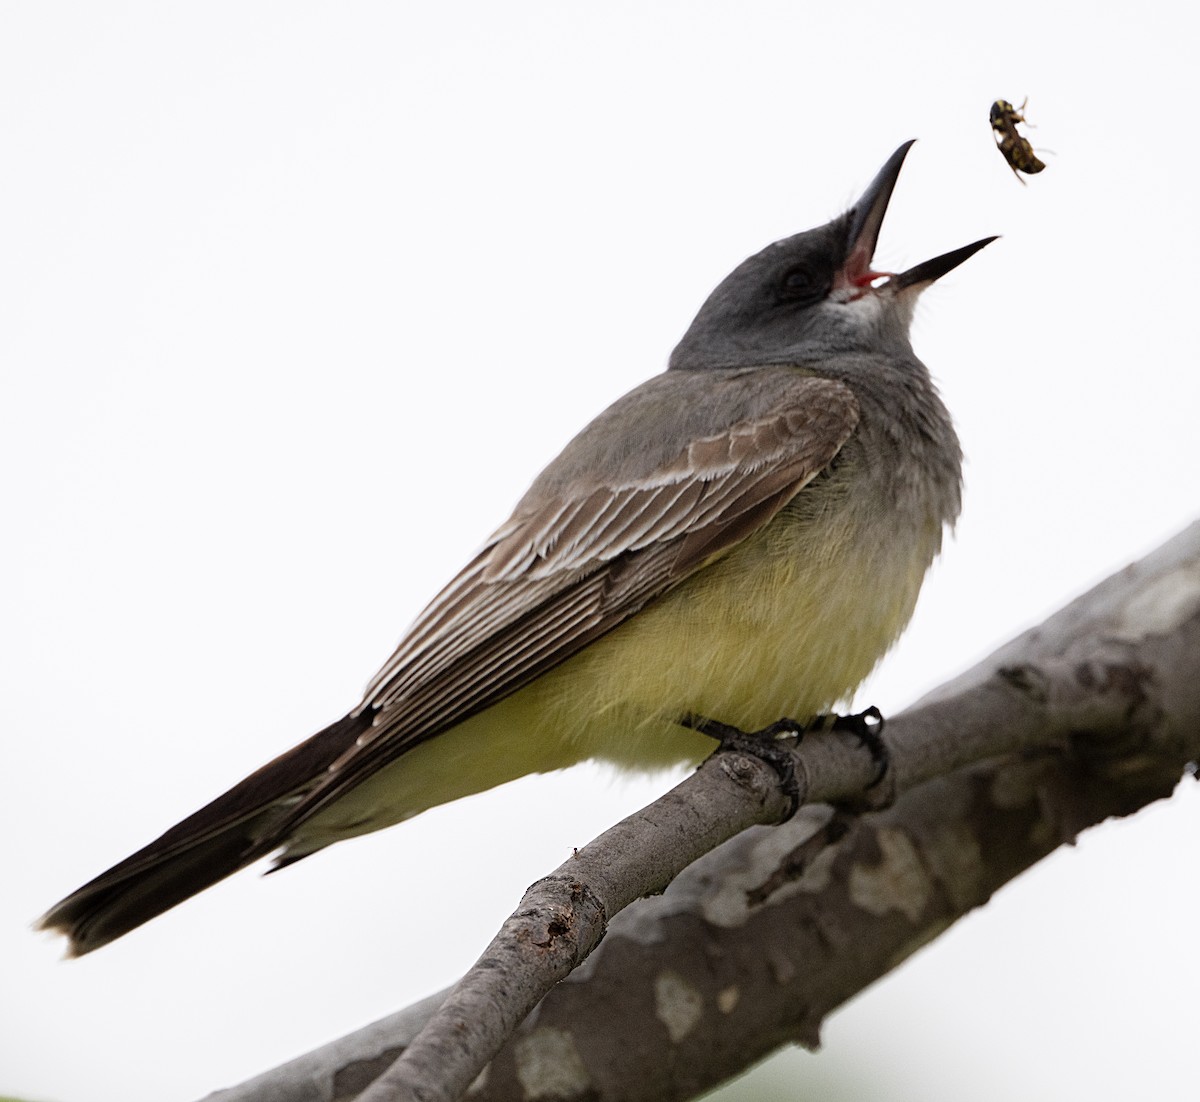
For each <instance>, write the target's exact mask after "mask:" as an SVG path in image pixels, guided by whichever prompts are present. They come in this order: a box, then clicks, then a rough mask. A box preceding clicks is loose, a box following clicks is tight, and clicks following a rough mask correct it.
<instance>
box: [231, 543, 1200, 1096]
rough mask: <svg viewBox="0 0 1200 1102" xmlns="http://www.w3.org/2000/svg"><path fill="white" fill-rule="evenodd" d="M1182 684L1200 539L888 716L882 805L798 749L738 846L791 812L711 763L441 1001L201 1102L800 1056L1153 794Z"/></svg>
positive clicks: (1198, 681) (747, 768) (833, 756)
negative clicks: (995, 896)
mask: <svg viewBox="0 0 1200 1102" xmlns="http://www.w3.org/2000/svg"><path fill="white" fill-rule="evenodd" d="M1198 675H1200V523H1197V524H1193V525H1192V526H1191V527H1189V528H1188V529H1186V530H1185V531H1184V532H1182V533H1181V534H1180V535H1178V536H1177V537H1175V539H1173V540H1172V541H1170V542H1169V543H1168V544H1166V545H1165V546H1164V547H1162V548H1160V549H1159V550H1158V551H1157V552H1155V553H1154V554H1152V555H1151V556H1149V557H1148V558H1146V559H1145V560H1143V561H1142V562H1141V563H1138V564H1135V565H1134V566H1130V567H1127V568H1126V569H1125V570H1123V571H1121V572H1120V573H1118V574H1116V575H1114V576H1113V577H1111V578H1109V579H1108V580H1107V581H1105V582H1103V583H1101V585H1099V586H1097V587H1096V588H1095V589H1093V590H1092V591H1091V592H1089V593H1088V594H1086V595H1085V596H1083V597H1081V598H1079V599H1078V600H1076V601H1074V602H1072V603H1071V604H1070V605H1068V606H1067V607H1066V608H1064V609H1063V610H1062V611H1060V612H1059V613H1057V614H1056V615H1055V616H1053V617H1052V618H1051V619H1050V620H1048V621H1047V622H1046V623H1045V624H1043V625H1041V626H1040V627H1038V628H1036V629H1034V630H1032V631H1030V632H1026V633H1025V634H1024V635H1022V636H1020V637H1019V638H1018V639H1015V640H1013V641H1012V642H1011V643H1009V644H1007V645H1006V646H1005V647H1003V648H1001V649H1000V650H999V651H997V652H996V653H995V654H994V655H992V656H991V657H990V658H988V659H987V660H985V661H984V662H983V663H981V664H980V665H978V666H976V667H975V668H974V669H972V670H970V671H969V672H968V673H966V674H964V675H962V676H961V677H959V678H957V679H956V680H954V681H953V682H950V683H949V684H947V685H945V686H943V687H942V688H941V689H939V690H937V691H936V692H935V693H933V694H931V695H930V696H928V697H926V698H925V699H924V700H923V701H921V702H919V703H918V704H917V705H916V706H914V707H913V708H911V709H909V710H907V711H906V712H904V713H902V714H901V715H899V716H897V717H895V718H894V719H892V720H891V721H890V722H889V723H888V726H887V728H886V731H885V739H886V742H887V745H888V748H889V751H890V753H891V762H892V767H891V770H890V773H889V780H888V783H890V784H891V785H892V789H891V791H890V792H889V793H886V794H885V795H886V796H894V797H895V803H894V805H893V806H891V807H889V808H887V809H886V810H882V811H876V812H874V813H872V814H868V815H865V816H861V817H858V818H852V817H849V816H847V815H845V814H842V813H835V812H834V811H833V810H832V809H831V808H829V807H827V806H822V807H816V806H811V805H813V804H816V803H825V804H828V803H835V804H841V805H854V804H859V805H861V803H862V800H863V795H864V792H865V791H866V785H867V784H868V783H869V781H870V779H871V776H872V772H873V767H872V763H871V761H870V758H869V755H868V754H867V753H866V752H865V751H864V750H862V749H861V748H860V747H858V746H857V745H855V743H854V740H853V739H850V738H848V737H846V736H840V735H834V734H829V735H821V736H820V737H814V738H812V739H809V740H806V741H804V742H802V743H801V744H800V745H799V747H798V748H797V751H796V766H797V777H798V779H799V782H800V787H801V798H802V800H803V801H804V802H805V803H806V804H808V805H810V806H807V807H805V808H804V809H803V810H802V812H801V813H800V814H799V815H797V816H796V817H795V818H793V819H792V820H791V821H790V822H788V823H785V824H783V825H781V826H777V827H773V828H770V829H767V828H764V827H761V826H760V827H758V828H757V829H753V830H746V829H745V828H746V827H748V826H751V825H753V824H764V823H773V822H777V821H778V819H779V818H780V817H781V816H782V815H783V814H784V812H785V810H786V807H787V799H786V797H785V796H784V795H783V794H782V793H781V792H780V791H779V786H778V783H777V781H776V779H775V777H774V774H773V773H772V772H771V770H770V769H769V767H767V766H765V765H764V764H763V763H761V762H758V761H755V760H752V759H749V758H745V757H743V756H741V755H737V754H720V755H716V756H714V757H713V758H710V759H709V760H708V761H707V762H706V763H705V764H704V765H703V766H702V767H701V768H700V769H699V770H698V771H697V772H696V773H695V774H693V775H692V776H691V777H689V778H687V779H686V780H685V781H684V782H682V783H681V784H680V785H678V786H677V787H676V788H675V789H673V790H672V791H671V792H669V793H667V795H666V796H664V797H663V798H662V799H660V800H658V801H656V802H655V803H654V804H652V805H650V807H648V808H646V809H644V810H643V811H641V812H638V813H637V814H635V815H633V816H630V817H629V818H628V819H626V820H624V821H623V822H622V823H620V824H618V825H617V826H615V827H613V828H612V829H611V830H609V831H607V832H606V833H605V834H603V835H601V837H600V838H598V839H597V840H596V841H595V842H593V843H591V844H590V845H589V846H587V847H586V848H585V849H583V850H581V851H579V853H578V854H577V856H576V857H575V858H573V859H572V860H571V861H568V862H566V863H565V864H564V865H563V866H561V867H560V868H559V869H558V870H556V872H555V873H553V874H551V876H549V877H547V878H546V879H545V880H542V881H539V882H538V883H537V884H535V885H534V886H533V887H532V888H531V889H530V890H529V892H528V893H526V896H525V898H524V899H523V900H522V903H521V906H520V908H518V910H517V912H516V913H515V914H514V915H513V916H512V917H511V918H510V919H509V920H508V922H506V923H505V925H504V927H503V928H502V930H501V932H500V933H499V934H498V935H497V937H496V939H495V940H494V941H493V943H492V945H491V946H489V947H488V950H487V951H486V952H485V953H484V955H483V957H481V958H480V961H479V962H478V963H477V964H476V966H475V967H474V968H473V969H472V970H471V971H470V972H469V973H468V974H467V976H466V977H465V978H464V980H463V981H462V983H460V985H459V986H458V987H456V988H455V989H454V990H453V991H452V993H451V994H449V995H448V996H435V997H434V998H432V999H428V1000H425V1002H424V1003H422V1004H419V1006H418V1007H414V1008H411V1010H410V1011H404V1012H401V1013H400V1014H399V1015H393V1016H392V1017H390V1018H387V1019H384V1020H383V1021H381V1022H377V1023H375V1025H373V1026H369V1027H367V1029H365V1030H362V1031H359V1032H358V1033H355V1034H352V1035H351V1036H350V1037H347V1038H343V1039H342V1040H341V1041H338V1042H335V1043H334V1044H333V1045H330V1046H326V1047H324V1048H322V1049H319V1050H316V1051H315V1052H314V1053H310V1054H309V1055H308V1056H306V1057H302V1058H301V1059H300V1060H298V1061H293V1062H291V1063H289V1064H286V1065H283V1066H282V1067H281V1068H278V1069H276V1070H275V1071H273V1072H269V1073H267V1074H266V1075H264V1076H260V1077H258V1078H257V1079H255V1080H252V1081H250V1082H248V1083H246V1084H243V1085H242V1086H241V1087H237V1088H233V1089H232V1090H230V1091H225V1092H219V1093H218V1094H216V1095H213V1096H211V1098H212V1099H213V1100H214V1102H215V1100H218V1099H219V1100H220V1102H250V1100H254V1102H267V1100H270V1102H326V1100H334V1099H339V1100H340V1099H350V1098H355V1097H361V1098H362V1099H363V1102H367V1100H370V1102H384V1100H390V1099H405V1100H407V1099H421V1100H422V1102H432V1100H434V1099H439V1100H440V1099H447V1100H450V1099H456V1098H459V1097H461V1096H462V1094H463V1093H464V1092H465V1090H466V1089H467V1087H468V1086H469V1085H470V1084H471V1083H472V1081H473V1080H474V1081H475V1085H474V1087H473V1089H472V1091H471V1098H472V1099H473V1100H474V1102H485V1100H490V1099H515V1098H523V1097H531V1098H532V1097H547V1096H551V1097H554V1098H555V1099H564V1100H565V1099H571V1098H580V1099H583V1098H588V1099H605V1098H622V1099H639V1098H645V1099H685V1098H689V1097H693V1096H694V1095H695V1094H697V1093H699V1092H701V1091H703V1090H706V1089H708V1088H710V1087H711V1086H713V1085H715V1084H717V1083H719V1082H720V1081H722V1080H723V1079H725V1078H727V1077H729V1076H730V1075H733V1074H735V1073H737V1072H738V1071H740V1070H742V1069H743V1068H745V1067H746V1066H747V1065H748V1064H749V1063H751V1062H753V1061H754V1060H757V1059H759V1058H761V1057H762V1056H764V1055H766V1054H767V1053H768V1052H770V1051H772V1050H773V1049H775V1048H777V1047H778V1046H779V1045H781V1044H784V1043H786V1042H788V1041H800V1042H801V1043H805V1044H815V1043H816V1039H817V1036H818V1030H819V1026H820V1023H821V1021H822V1020H823V1019H824V1017H825V1016H826V1015H827V1014H828V1013H829V1012H830V1011H831V1010H833V1009H834V1008H836V1007H837V1006H838V1005H840V1004H841V1003H842V1002H844V1001H845V1000H846V999H847V998H849V997H850V996H852V995H853V994H855V993H856V992H858V991H859V990H861V989H862V988H863V987H864V986H866V985H867V984H868V983H870V982H872V981H873V980H875V979H877V978H879V977H880V976H882V975H883V974H885V973H886V972H887V971H889V970H890V969H891V968H893V967H895V966H896V965H897V964H898V963H899V962H900V961H902V960H903V959H905V958H906V957H907V956H908V955H909V954H911V953H912V952H913V951H915V949H917V948H918V947H920V946H921V945H923V944H925V943H926V942H927V941H928V940H930V939H931V938H933V937H935V936H936V935H937V934H938V933H940V932H941V931H942V930H944V929H945V928H946V927H947V926H948V925H950V924H951V923H952V922H953V921H954V920H955V919H957V918H959V917H961V916H962V915H963V914H965V913H967V912H968V911H969V910H971V909H973V908H974V907H976V906H979V905H980V904H982V903H984V902H986V900H987V899H988V898H989V896H990V895H991V893H992V892H994V891H995V890H996V888H997V887H999V886H1001V885H1002V884H1004V883H1005V882H1006V881H1008V880H1009V879H1011V878H1012V877H1013V876H1015V875H1016V874H1017V873H1019V872H1020V871H1022V870H1023V869H1025V868H1027V867H1028V866H1029V865H1031V864H1033V863H1034V862H1036V861H1038V860H1040V859H1041V858H1042V857H1044V856H1045V855H1046V854H1048V853H1050V852H1051V851H1052V850H1054V849H1055V848H1057V846H1059V845H1060V844H1062V843H1063V842H1065V841H1070V840H1072V839H1074V837H1075V836H1076V835H1077V834H1078V832H1079V831H1080V830H1082V829H1083V828H1084V827H1086V826H1089V825H1091V824H1093V823H1097V822H1099V821H1101V820H1102V819H1104V818H1106V817H1108V816H1110V815H1125V814H1129V813H1131V812H1132V811H1135V810H1137V809H1138V808H1140V807H1142V806H1144V805H1145V804H1146V803H1149V802H1151V801H1152V800H1155V799H1158V798H1160V797H1162V796H1165V795H1168V794H1169V793H1170V791H1171V790H1172V788H1173V787H1174V784H1175V783H1176V782H1177V781H1178V779H1179V777H1180V775H1181V773H1182V772H1183V771H1184V769H1185V768H1186V767H1187V765H1188V764H1189V763H1192V762H1195V761H1196V760H1197V759H1200V676H1198ZM726 839H729V840H726ZM722 842H723V843H724V844H720V843H722ZM714 847H717V848H715V849H714ZM710 850H711V851H712V852H709V851H710ZM702 854H704V855H706V856H703V857H701V855H702ZM697 858H701V859H700V860H697ZM693 862H695V863H694V864H693ZM688 866H690V867H688ZM685 868H686V869H687V871H686V872H684V873H683V874H682V875H680V872H681V870H683V869H685ZM672 881H673V882H672ZM668 883H670V884H671V887H670V889H669V890H668V891H667V892H666V894H665V895H663V896H661V897H658V898H651V899H641V901H640V902H639V903H637V904H636V905H635V906H633V907H630V908H629V909H628V910H626V911H624V913H622V914H620V916H619V917H618V918H615V919H614V916H616V915H617V914H618V912H619V911H621V909H622V908H624V907H625V906H626V905H627V904H629V903H631V902H633V901H634V900H637V899H639V898H640V897H642V896H644V895H647V894H650V893H653V892H656V891H660V890H662V889H663V888H664V887H665V886H666V885H667V884H668ZM606 921H611V928H610V929H609V931H608V935H607V937H606V938H605V940H604V943H603V945H601V946H600V947H599V949H598V950H597V951H596V952H595V954H594V955H593V956H592V957H591V958H590V959H589V960H588V961H587V963H586V964H584V965H583V966H582V967H579V965H580V963H581V962H582V961H583V960H584V958H585V957H587V956H588V953H589V952H591V950H592V949H593V948H594V947H595V946H596V945H597V944H598V943H599V941H600V939H601V938H602V937H604V933H605V923H606ZM568 974H570V975H569V978H567V979H566V980H565V981H564V982H561V983H560V982H559V980H561V979H562V978H563V977H564V976H568ZM556 984H557V986H555V985H556ZM551 988H553V989H552V990H551ZM547 992H549V993H548V994H547ZM539 1003H540V1005H539ZM439 1005H440V1010H439V1011H438V1012H437V1013H434V1009H435V1008H436V1007H438V1006H439ZM534 1007H536V1010H534V1011H533V1013H532V1014H529V1011H530V1010H531V1009H532V1008H534ZM527 1014H529V1016H528V1017H526V1015H527ZM426 1018H429V1019H430V1021H429V1024H428V1026H427V1028H426V1029H425V1030H424V1031H423V1032H420V1033H419V1035H418V1030H419V1028H420V1023H421V1022H422V1021H424V1020H425V1019H426ZM523 1019H524V1022H523V1024H521V1023H522V1020H523ZM518 1026H519V1028H518ZM514 1031H515V1032H514ZM400 1054H403V1055H402V1058H401V1059H400V1060H398V1061H397V1060H396V1057H397V1056H398V1055H400ZM489 1060H490V1064H489V1063H488V1061H489ZM485 1065H487V1070H486V1071H484V1072H483V1073H482V1075H480V1074H479V1073H480V1069H482V1068H484V1066H485ZM370 1083H374V1084H375V1085H374V1086H373V1087H371V1088H369V1089H367V1090H366V1093H365V1094H363V1093H361V1092H363V1091H364V1088H366V1087H367V1084H370Z"/></svg>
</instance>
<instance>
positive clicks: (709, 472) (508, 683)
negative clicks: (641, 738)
mask: <svg viewBox="0 0 1200 1102" xmlns="http://www.w3.org/2000/svg"><path fill="white" fill-rule="evenodd" d="M780 380H782V381H780ZM772 386H776V387H777V393H775V394H774V396H773V398H772V400H771V402H770V403H769V404H768V405H767V406H766V408H761V409H758V410H756V411H754V412H753V413H752V414H750V415H741V416H735V417H734V418H733V419H731V420H730V422H729V423H727V424H725V425H723V426H721V427H720V428H719V429H716V430H714V431H710V432H708V433H707V434H704V435H696V436H694V437H693V438H692V440H691V442H690V443H689V444H687V445H686V446H685V447H683V448H682V449H680V450H679V451H678V452H677V453H676V454H675V455H674V456H673V457H671V458H670V459H669V460H666V461H664V462H661V463H658V464H657V465H656V466H655V467H654V468H653V469H651V470H644V471H640V472H636V473H635V474H634V475H631V476H626V477H620V478H612V477H608V478H606V477H605V472H604V471H603V470H596V471H594V472H591V473H590V474H589V475H588V476H587V477H586V478H575V479H573V480H572V481H571V483H570V485H569V486H568V487H567V488H566V489H563V490H561V491H560V492H557V493H552V494H549V495H542V496H541V497H540V499H535V500H534V501H532V502H530V501H529V499H528V497H527V499H526V501H525V502H522V505H521V506H518V509H517V512H516V513H515V514H514V515H513V517H512V518H511V519H510V520H509V521H508V522H507V523H506V524H504V525H503V526H502V527H501V528H500V529H499V530H498V531H497V532H496V533H495V534H494V535H493V537H492V538H491V539H490V540H489V541H488V543H487V544H486V545H485V547H484V548H483V550H482V551H480V552H479V554H478V555H477V556H476V557H475V558H474V559H473V560H472V561H471V562H470V563H469V564H468V565H467V567H466V568H465V569H464V570H463V571H462V572H461V573H460V574H459V575H458V576H457V577H456V578H454V580H453V581H451V582H450V584H449V585H447V586H446V588H445V589H443V590H442V592H441V593H440V594H439V595H438V596H437V597H436V598H435V599H434V600H433V601H432V602H431V603H430V604H429V606H428V607H427V608H426V609H425V611H424V612H423V613H422V614H421V615H420V616H419V617H418V619H417V620H416V622H415V623H414V624H413V625H412V627H411V629H410V630H409V632H408V633H407V635H406V636H405V637H404V639H403V640H402V641H401V643H400V645H399V647H398V648H397V650H396V652H395V653H394V654H393V655H392V657H391V659H389V661H388V662H387V663H386V664H385V665H384V667H383V669H382V670H380V672H379V673H378V674H377V675H376V677H375V679H374V680H373V681H372V682H371V684H370V686H369V687H368V689H367V692H366V696H365V697H364V700H363V703H362V705H361V706H360V709H359V711H358V713H357V714H359V715H362V714H364V713H368V712H373V713H374V718H373V723H372V726H371V727H370V729H368V730H365V731H363V732H362V733H361V734H360V735H359V736H358V738H357V740H356V742H355V744H354V745H353V746H352V747H351V748H350V749H349V750H347V751H346V752H345V753H343V754H342V755H341V756H340V757H339V758H338V759H337V760H336V761H335V762H333V764H332V765H330V766H329V767H328V769H327V771H326V774H325V776H324V777H323V778H321V779H320V780H318V781H317V783H316V784H315V785H314V786H313V787H312V788H310V789H309V791H308V792H307V793H306V795H305V796H304V797H303V798H301V799H300V801H299V802H298V803H297V804H296V805H295V806H294V807H292V808H291V810H290V811H289V812H288V813H287V814H286V815H285V816H284V817H283V818H282V819H281V820H280V821H278V823H277V824H273V825H274V826H275V829H272V830H271V831H270V833H269V836H264V837H263V839H262V844H261V845H260V846H258V847H256V848H257V849H258V850H259V852H262V853H266V852H269V851H270V850H271V849H273V848H274V847H275V846H277V845H279V844H280V843H281V842H282V841H284V840H285V839H286V838H287V836H288V835H289V834H290V832H291V831H292V830H293V829H294V828H295V827H296V826H297V825H298V824H299V823H300V822H303V821H304V820H306V819H308V818H310V817H311V816H312V815H313V814H315V813H316V812H317V811H318V810H319V809H320V808H322V807H325V806H327V805H328V804H329V803H331V802H332V801H333V800H335V799H336V798H337V797H338V796H340V795H342V794H344V793H345V792H347V791H349V790H350V789H351V788H353V787H355V786H356V785H358V784H360V783H361V782H362V781H363V780H365V779H366V778H367V777H368V776H370V775H371V774H373V773H375V772H376V771H378V770H379V769H381V768H382V767H383V766H384V765H386V764H388V763H389V762H391V761H393V760H394V759H395V758H396V757H398V756H399V755H400V754H402V753H404V751H406V750H408V749H410V748H411V747H412V746H414V745H416V744H417V743H418V742H421V741H424V740H425V739H427V738H430V737H432V736H434V735H436V734H438V733H439V732H441V731H444V730H447V729H448V728H450V727H452V726H454V725H455V724H457V723H460V722H462V721H463V720H464V719H466V718H467V717H469V716H471V715H473V714H475V713H477V712H479V711H482V710H483V709H484V708H487V707H488V706H489V705H491V704H494V703H496V702H497V701H498V700H500V699H502V698H503V697H505V696H507V695H509V694H510V693H512V692H515V691H516V690H517V689H519V688H521V687H522V686H523V685H526V684H528V683H529V682H530V681H531V680H533V679H534V678H536V677H537V676H538V675H539V674H542V673H544V672H545V671H547V670H549V669H551V668H553V667H554V666H557V665H558V664H559V663H561V662H563V661H565V660H566V659H568V658H570V657H571V656H572V655H574V654H576V653H577V652H578V651H579V650H580V649H582V648H583V647H584V646H586V645H587V644H588V643H590V642H592V641H593V640H595V639H597V638H598V637H599V636H601V635H603V634H604V633H606V632H608V631H611V630H612V629H613V628H615V627H616V626H617V625H619V624H621V623H622V622H624V621H625V620H627V619H629V617H631V616H633V615H634V614H635V613H637V612H638V610H639V609H641V608H643V607H644V606H645V605H646V603H647V602H649V601H652V600H653V599H655V598H656V597H659V596H661V595H662V594H663V593H665V592H666V591H667V590H669V589H671V588H672V587H673V586H675V585H677V584H678V583H679V582H681V581H682V580H683V579H685V578H687V577H688V576H689V575H690V574H693V573H694V572H695V571H697V570H698V569H700V568H701V567H703V566H704V565H705V564H707V563H709V562H711V561H712V560H713V559H714V558H716V557H718V556H720V555H722V554H723V553H725V552H727V551H729V550H730V549H731V548H733V547H735V546H736V545H737V544H739V543H741V542H742V541H743V540H744V539H746V538H747V537H748V536H750V535H752V534H753V533H754V532H757V531H759V530H760V529H761V528H763V527H764V526H765V525H766V524H767V523H768V522H769V521H770V520H771V519H772V518H773V517H774V516H775V515H776V514H777V513H778V512H779V510H780V509H781V508H783V506H784V505H786V504H787V502H789V501H790V500H791V499H792V498H793V497H795V495H796V494H797V493H799V492H800V490H801V489H802V488H803V487H804V486H805V485H806V484H807V483H808V482H809V481H810V480H811V479H812V478H813V477H815V476H816V475H817V474H818V473H819V472H820V471H821V470H823V469H824V468H825V467H826V466H828V465H829V463H830V462H832V460H833V459H834V457H835V456H836V455H837V453H838V451H839V450H840V449H841V447H842V445H843V444H844V443H845V442H846V440H847V439H848V438H849V436H850V434H851V433H852V432H853V431H854V428H855V426H856V425H857V423H858V403H857V401H856V399H855V398H854V395H853V393H852V392H851V391H850V390H849V388H848V387H846V386H845V385H844V384H842V383H840V382H837V381H835V380H832V379H824V378H818V377H813V376H805V375H801V374H799V373H793V372H787V373H786V374H785V375H781V376H776V378H775V382H774V383H773V384H772Z"/></svg>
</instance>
